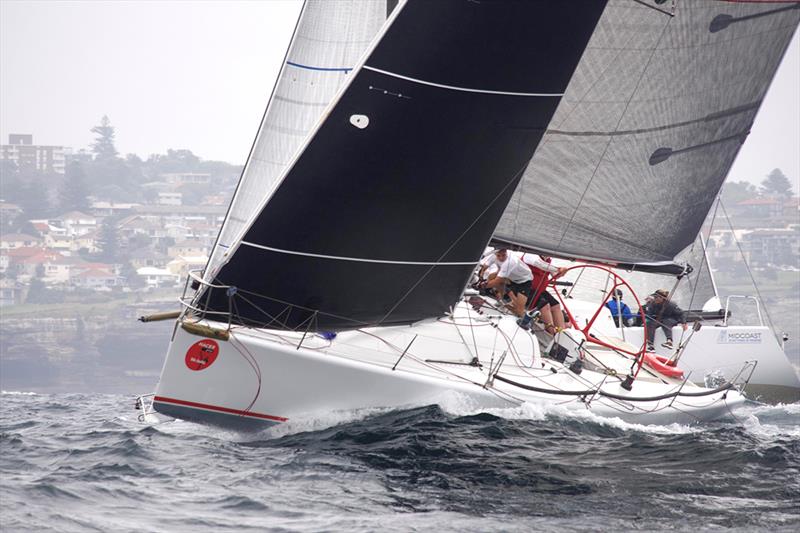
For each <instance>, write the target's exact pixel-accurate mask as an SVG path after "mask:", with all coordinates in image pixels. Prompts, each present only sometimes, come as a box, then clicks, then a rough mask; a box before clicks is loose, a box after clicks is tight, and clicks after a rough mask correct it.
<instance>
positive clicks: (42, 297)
mask: <svg viewBox="0 0 800 533" xmlns="http://www.w3.org/2000/svg"><path fill="white" fill-rule="evenodd" d="M43 280H44V265H39V266H37V267H36V275H35V276H34V277H33V278H31V284H30V286H29V287H28V295H27V297H26V299H25V302H26V303H31V304H40V303H46V302H47V300H48V298H47V287H46V286H45V284H44V281H43Z"/></svg>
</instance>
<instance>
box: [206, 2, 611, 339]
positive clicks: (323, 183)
mask: <svg viewBox="0 0 800 533" xmlns="http://www.w3.org/2000/svg"><path fill="white" fill-rule="evenodd" d="M604 7H605V2H604V1H598V0H575V1H571V2H563V1H561V0H547V1H545V0H543V1H539V2H528V1H519V0H517V1H515V0H493V1H487V0H482V1H480V2H479V1H466V0H438V1H436V2H426V1H421V0H408V1H407V2H403V3H400V4H399V5H398V6H397V8H395V10H394V11H393V13H392V15H391V18H390V19H389V21H388V22H387V24H386V25H385V27H384V30H383V34H382V36H381V37H380V39H379V41H378V42H377V44H376V45H375V46H374V47H373V49H372V50H371V51H370V52H369V53H368V54H367V55H366V57H365V61H364V63H363V66H362V67H361V68H356V69H354V70H353V72H351V73H350V74H349V75H350V76H352V79H350V80H349V83H348V84H347V85H346V87H345V89H344V90H343V91H342V92H340V93H339V95H338V99H337V100H336V101H335V104H334V105H333V106H332V107H329V108H328V110H327V116H326V117H325V119H324V121H323V122H321V123H320V124H319V127H318V128H317V129H316V131H314V132H313V134H312V135H311V136H310V137H309V140H308V141H307V143H306V145H305V147H304V149H303V150H302V152H301V153H299V155H298V156H297V157H296V158H295V159H294V161H293V163H292V164H291V165H290V167H289V168H288V169H287V171H285V172H284V175H283V179H282V180H280V181H279V183H278V184H277V185H276V186H275V188H274V190H272V193H271V195H270V197H269V198H268V200H267V201H266V202H265V205H264V206H263V208H262V209H260V211H259V212H258V214H257V216H255V217H254V219H253V220H252V222H251V223H250V225H249V227H246V230H245V231H244V232H243V233H242V237H241V239H240V240H239V241H238V242H237V243H236V244H235V245H234V246H233V247H232V249H231V251H230V252H229V253H228V255H227V257H226V262H224V263H221V265H220V266H217V265H210V266H209V268H210V269H211V270H210V272H208V273H207V274H206V279H207V280H208V279H209V274H210V275H211V276H213V281H214V283H215V284H218V285H225V286H230V287H235V289H224V288H210V287H208V286H204V288H203V289H201V291H200V293H199V294H198V297H197V299H196V303H197V305H198V306H200V307H202V308H203V309H205V310H207V311H212V312H222V313H228V312H230V313H231V315H232V319H233V321H234V322H238V323H243V324H254V325H256V324H257V325H262V326H268V327H274V328H297V327H303V326H304V325H306V324H310V323H311V320H312V319H313V322H314V326H313V327H316V328H319V329H339V328H351V327H357V326H362V325H365V324H371V325H377V324H399V323H409V322H413V321H416V320H420V319H423V318H428V317H432V316H437V315H439V314H441V313H442V312H444V311H445V310H446V309H447V308H448V307H449V306H451V305H452V304H453V302H454V301H455V300H456V298H457V297H458V295H459V294H460V293H461V291H462V290H463V287H464V285H465V283H466V281H467V279H468V277H469V275H470V274H471V272H472V270H473V268H474V265H475V263H476V261H477V260H478V258H479V256H480V253H481V251H482V250H483V247H484V245H485V244H486V242H487V241H488V240H489V238H490V237H491V234H492V232H493V231H494V230H495V227H496V225H497V223H498V220H499V219H500V216H501V214H502V213H503V210H504V209H505V208H506V205H507V203H508V201H509V199H510V198H511V195H512V194H513V192H514V190H515V188H516V186H517V183H518V182H519V180H520V178H521V177H522V174H523V172H524V170H525V168H526V166H527V165H528V162H529V161H530V159H531V157H532V156H533V153H534V150H535V149H536V147H537V145H538V144H539V142H540V140H541V138H542V136H543V134H544V131H545V130H546V129H547V127H548V125H549V124H550V120H551V118H552V116H553V113H554V112H555V110H556V107H557V106H558V104H559V102H560V100H561V96H562V94H563V93H564V91H565V90H566V88H567V85H568V83H569V81H570V79H571V78H572V75H573V71H574V69H575V67H576V65H577V64H578V61H579V59H580V58H581V55H582V54H583V52H584V49H585V48H586V43H587V42H588V41H589V38H590V37H591V35H592V33H593V31H594V29H595V25H596V24H597V21H598V19H599V18H600V15H601V13H602V11H603V8H604ZM262 134H263V131H262ZM215 252H216V250H215Z"/></svg>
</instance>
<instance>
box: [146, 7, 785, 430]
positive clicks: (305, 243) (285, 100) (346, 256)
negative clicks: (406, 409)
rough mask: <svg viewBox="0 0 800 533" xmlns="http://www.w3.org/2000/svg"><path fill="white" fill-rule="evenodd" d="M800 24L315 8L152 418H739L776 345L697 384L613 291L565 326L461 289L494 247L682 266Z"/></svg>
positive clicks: (250, 422)
mask: <svg viewBox="0 0 800 533" xmlns="http://www.w3.org/2000/svg"><path fill="white" fill-rule="evenodd" d="M799 18H800V10H798V9H797V5H796V4H793V5H781V4H766V3H763V2H716V1H707V0H686V1H679V2H672V3H667V2H664V1H663V0H641V1H639V0H609V1H607V2H606V1H603V0H574V1H571V2H563V1H560V0H542V1H538V2H517V1H511V0H494V1H485V0H484V1H467V0H439V1H437V2H426V1H422V0H405V1H400V2H397V1H377V0H350V1H341V2H327V1H322V0H308V1H307V2H306V3H305V4H304V6H303V9H302V12H301V15H300V18H299V21H298V23H297V27H296V29H295V32H294V35H293V37H292V41H291V44H290V46H289V49H288V52H287V56H286V60H285V62H284V65H283V67H282V70H281V72H280V75H279V77H278V80H277V83H276V86H275V88H274V91H273V94H272V96H271V98H270V101H269V104H268V107H267V110H266V113H265V115H264V118H263V120H262V123H261V126H260V129H259V132H258V135H257V137H256V140H255V143H254V145H253V148H252V150H251V153H250V156H249V159H248V161H247V164H246V166H245V169H244V171H243V175H242V178H241V180H240V183H239V186H238V188H237V190H236V193H235V195H234V198H233V200H232V203H231V206H230V209H229V211H228V214H227V216H226V219H225V222H224V223H223V226H222V229H221V231H220V234H219V236H218V238H217V241H216V243H215V246H214V248H213V250H212V254H211V258H210V260H209V263H208V264H207V266H206V268H205V269H204V270H203V271H202V272H199V273H193V274H192V276H191V278H190V280H189V283H188V284H187V288H186V291H185V293H184V297H183V298H182V305H183V309H182V311H181V312H180V314H179V316H178V317H177V321H176V324H175V328H174V332H173V335H172V337H171V339H170V345H169V348H168V351H167V357H166V360H165V363H164V367H163V370H162V374H161V378H160V381H159V383H158V386H157V389H156V392H155V394H154V395H151V396H149V397H147V398H144V399H143V403H144V407H145V409H146V410H147V411H148V412H149V410H150V409H154V410H155V411H157V412H159V413H162V414H166V415H169V416H173V417H177V418H183V419H187V420H193V421H198V422H205V423H212V424H220V425H226V426H228V425H230V426H236V427H260V426H262V425H264V424H275V423H281V422H285V421H286V420H289V419H292V418H294V417H297V416H301V415H303V414H307V413H318V412H320V411H330V410H338V409H358V408H369V407H397V406H408V405H419V404H424V403H433V402H437V401H439V400H440V399H441V398H442V396H443V395H452V394H456V395H458V396H459V397H461V398H464V399H465V400H466V401H469V402H472V403H473V404H474V405H475V406H476V407H478V408H484V407H485V408H490V407H506V406H518V405H522V404H525V403H529V402H530V403H548V404H560V405H563V406H564V407H565V408H567V409H576V410H583V411H585V410H590V411H591V412H593V413H597V414H599V415H602V416H614V417H620V418H623V419H625V420H632V421H637V422H640V423H659V424H660V423H670V422H687V423H690V422H696V421H705V420H713V419H716V418H719V417H721V416H726V415H727V414H729V413H730V411H731V410H732V409H735V408H736V407H737V406H739V405H741V404H742V403H743V402H744V396H743V394H742V392H741V391H742V388H743V387H744V386H745V385H746V384H747V383H748V381H749V379H750V377H751V375H752V373H753V371H754V368H755V366H756V364H757V363H756V362H754V361H746V362H745V363H744V364H743V365H742V366H741V368H739V369H738V370H737V371H736V372H735V373H734V374H733V375H731V376H730V377H728V378H726V379H724V380H723V381H722V382H720V383H717V384H713V385H711V386H708V387H706V386H704V385H703V386H701V385H697V384H695V383H693V382H692V380H690V379H689V375H688V373H685V372H683V371H682V370H681V369H680V368H678V367H672V366H670V365H671V364H672V363H674V361H670V360H668V359H667V360H659V359H658V358H657V356H654V355H653V354H647V353H646V352H645V350H644V346H636V345H635V344H633V343H632V342H629V340H626V339H625V338H623V337H621V336H620V335H619V334H618V332H617V330H616V328H615V327H613V321H610V317H609V316H608V315H607V311H604V307H603V305H602V301H601V305H595V304H594V303H591V302H585V301H581V300H577V299H572V300H571V301H570V302H568V312H569V316H570V323H571V325H572V327H571V328H570V329H567V330H564V331H562V332H559V333H557V335H556V336H555V337H550V336H548V335H547V334H544V333H542V332H541V331H538V330H537V328H536V327H534V328H533V329H532V330H531V331H528V330H525V329H522V328H520V327H519V326H518V325H517V317H515V316H512V315H510V314H509V313H508V312H507V311H506V310H505V309H504V308H503V306H502V304H501V303H500V302H493V301H491V300H488V299H483V298H478V297H477V296H476V295H474V294H471V292H470V290H469V289H468V287H467V286H468V283H469V281H470V278H471V276H472V275H473V272H474V270H475V267H476V265H477V262H478V260H479V259H480V256H481V253H482V251H483V250H484V247H485V246H486V245H487V243H489V242H490V241H494V242H497V243H501V244H502V245H505V246H513V247H515V248H519V249H522V250H528V251H533V252H541V253H548V254H550V255H553V256H555V257H560V258H563V259H567V260H572V261H580V262H581V265H579V266H576V267H574V268H575V272H577V271H578V270H594V271H602V272H603V275H605V276H607V277H608V279H610V280H611V282H610V287H608V288H609V289H610V290H612V291H613V289H615V288H624V289H626V290H628V291H632V289H631V286H630V284H628V282H626V281H625V279H624V277H623V276H621V275H619V274H617V273H616V271H615V270H614V269H613V268H617V269H623V270H631V271H635V272H656V273H666V274H671V275H683V274H685V273H686V272H687V271H688V270H689V269H690V266H688V265H685V264H679V263H677V262H676V261H675V258H676V257H677V256H678V255H679V253H680V252H681V251H682V250H684V249H685V248H686V247H687V246H689V245H690V244H691V243H692V242H693V241H694V240H695V237H696V236H697V235H698V232H699V231H700V227H701V225H702V222H703V220H704V219H705V217H706V215H707V214H708V212H709V209H710V207H711V205H712V203H713V200H714V198H715V196H716V194H717V193H718V191H719V188H720V187H721V185H722V182H723V180H724V178H725V175H726V173H727V171H728V169H729V168H730V165H731V163H732V162H733V159H734V157H735V155H736V153H737V151H738V149H739V146H740V145H741V143H742V141H743V140H744V138H745V137H746V135H747V131H748V130H749V127H750V125H751V124H752V122H753V119H754V117H755V113H756V111H757V109H758V106H759V104H760V102H761V100H762V99H763V97H764V94H765V92H766V89H767V86H768V84H769V82H770V80H771V79H772V76H773V75H774V73H775V70H776V68H777V66H778V64H779V62H780V59H781V57H782V55H783V53H784V51H785V49H786V47H787V45H788V43H789V40H790V38H791V36H792V33H793V32H794V30H795V28H796V27H797V25H798V19H799ZM612 267H613V268H612ZM608 294H610V293H606V294H605V295H604V296H603V298H605V300H606V301H607V299H608V297H609V296H608ZM603 298H601V300H603ZM565 304H567V303H566V302H565Z"/></svg>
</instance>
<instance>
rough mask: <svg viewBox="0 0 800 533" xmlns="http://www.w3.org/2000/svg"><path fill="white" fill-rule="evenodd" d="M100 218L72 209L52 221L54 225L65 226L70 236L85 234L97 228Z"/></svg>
mask: <svg viewBox="0 0 800 533" xmlns="http://www.w3.org/2000/svg"><path fill="white" fill-rule="evenodd" d="M97 222H98V219H97V217H95V216H92V215H87V214H86V213H81V212H80V211H70V212H69V213H65V214H63V215H61V216H60V217H58V218H55V219H52V220H51V221H50V223H51V224H53V225H54V226H58V227H60V228H64V230H66V234H67V235H69V236H70V237H77V236H81V235H85V234H87V233H90V232H92V231H95V230H96V229H97Z"/></svg>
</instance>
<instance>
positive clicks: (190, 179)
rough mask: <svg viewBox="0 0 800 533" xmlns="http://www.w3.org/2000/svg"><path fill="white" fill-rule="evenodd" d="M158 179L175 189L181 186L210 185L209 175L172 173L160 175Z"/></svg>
mask: <svg viewBox="0 0 800 533" xmlns="http://www.w3.org/2000/svg"><path fill="white" fill-rule="evenodd" d="M159 177H160V178H161V179H162V180H163V181H165V182H167V183H169V184H170V185H174V186H176V187H179V186H181V185H208V184H209V183H211V174H202V173H197V172H172V173H165V174H160V175H159Z"/></svg>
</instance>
